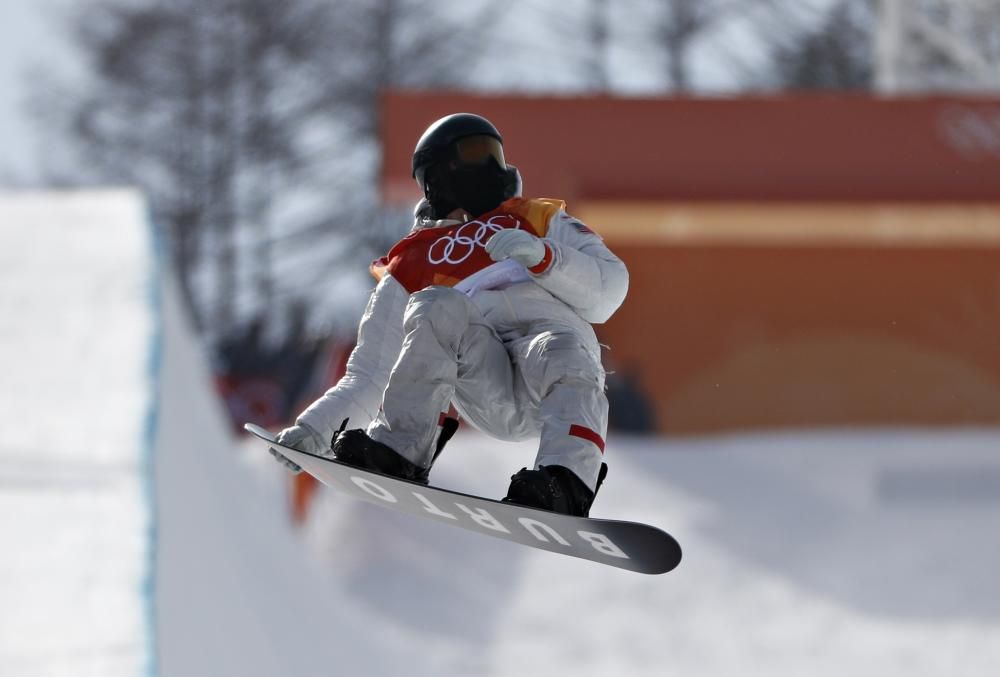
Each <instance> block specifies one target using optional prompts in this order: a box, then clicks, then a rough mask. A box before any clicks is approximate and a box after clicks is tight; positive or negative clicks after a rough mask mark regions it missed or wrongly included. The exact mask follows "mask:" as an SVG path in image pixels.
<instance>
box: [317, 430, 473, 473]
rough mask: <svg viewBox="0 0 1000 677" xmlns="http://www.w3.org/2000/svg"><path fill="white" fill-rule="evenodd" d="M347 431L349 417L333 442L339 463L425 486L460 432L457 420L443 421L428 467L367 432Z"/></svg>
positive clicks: (335, 434)
mask: <svg viewBox="0 0 1000 677" xmlns="http://www.w3.org/2000/svg"><path fill="white" fill-rule="evenodd" d="M345 428H347V419H346V418H345V419H344V422H343V423H342V424H341V425H340V429H339V430H338V431H337V432H335V433H334V434H333V441H332V443H331V447H332V448H333V455H334V457H336V459H337V460H338V461H340V462H341V463H345V464H347V465H350V466H353V467H355V468H361V469H362V470H372V471H374V472H378V473H382V474H383V475H390V476H392V477H398V478H399V479H403V480H408V481H410V482H417V483H419V484H425V485H426V484H427V483H428V482H429V479H430V472H431V467H433V465H434V462H435V461H436V460H437V458H438V456H440V455H441V452H442V451H444V446H445V444H447V443H448V440H450V439H451V438H452V436H453V435H454V434H455V431H456V430H457V429H458V421H457V420H455V419H454V418H450V417H446V418H445V419H444V421H443V422H442V424H441V432H440V434H439V435H438V441H437V445H436V447H435V449H434V456H433V457H432V458H431V465H430V466H428V467H426V468H422V467H420V466H418V465H416V464H415V463H413V462H411V461H410V460H408V459H406V458H404V457H403V456H402V455H400V454H399V453H398V452H396V450H394V449H392V448H391V447H389V446H388V445H385V444H382V443H381V442H378V441H376V440H373V439H372V438H371V437H369V436H368V433H366V432H365V431H364V430H362V429H360V428H357V429H354V430H345Z"/></svg>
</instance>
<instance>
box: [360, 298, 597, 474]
mask: <svg viewBox="0 0 1000 677" xmlns="http://www.w3.org/2000/svg"><path fill="white" fill-rule="evenodd" d="M545 324H546V322H545V321H541V320H540V321H539V322H538V323H537V326H536V327H532V326H528V327H526V331H525V333H524V335H523V336H521V337H519V338H515V339H513V340H510V341H507V342H504V341H501V340H500V338H499V336H498V335H497V333H496V332H495V331H494V329H493V327H491V326H490V324H489V323H488V322H487V321H486V319H485V318H484V317H483V314H482V313H481V312H480V310H479V308H477V307H476V305H475V304H474V303H473V302H472V300H471V299H470V298H469V297H468V296H466V295H465V294H463V293H462V292H459V291H455V290H454V289H451V288H449V287H428V288H426V289H423V290H421V291H419V292H416V293H414V294H413V295H412V296H411V297H410V300H409V302H408V304H407V307H406V313H405V316H404V320H403V332H404V338H403V347H402V350H401V351H400V354H399V358H398V359H397V361H396V364H395V366H394V367H393V369H392V373H391V375H390V376H389V383H388V385H387V386H386V389H385V392H384V395H383V399H382V409H381V411H379V413H378V416H377V417H376V418H375V420H374V421H372V423H371V425H370V426H369V427H368V434H369V435H370V436H371V437H372V439H375V440H377V441H379V442H382V443H383V444H386V445H388V446H389V447H391V448H392V449H394V450H395V451H397V452H398V453H400V454H402V455H403V456H405V457H406V458H407V459H408V460H410V461H412V462H413V463H416V464H417V465H420V466H422V467H427V466H428V465H429V464H430V463H431V462H432V459H433V452H434V443H435V441H436V439H437V435H438V432H439V430H440V428H439V423H440V420H441V417H442V414H443V413H444V412H446V411H447V410H448V405H449V404H454V405H455V408H456V409H457V410H458V412H459V414H460V415H461V416H462V418H464V419H465V420H466V421H468V422H469V423H471V424H472V425H474V426H475V427H476V428H479V429H480V430H482V431H483V432H485V433H487V434H489V435H491V436H493V437H496V438H499V439H502V440H520V439H524V438H528V437H534V436H539V435H540V437H541V441H540V444H539V449H538V456H537V457H536V459H535V467H538V466H539V465H562V466H566V467H567V468H569V469H570V470H572V471H573V472H575V473H576V474H577V475H578V476H579V477H580V479H582V480H583V481H584V482H585V483H586V484H587V485H588V486H589V487H590V488H591V489H593V488H594V487H595V485H596V484H597V475H598V472H599V471H600V467H601V460H602V455H603V453H604V449H603V447H604V438H605V435H606V434H607V424H608V401H607V398H606V397H605V395H604V369H603V367H602V366H601V364H600V362H599V360H598V359H596V358H595V357H594V355H593V354H592V352H591V351H590V350H588V349H587V348H586V346H585V344H584V340H583V339H582V338H581V337H580V336H579V335H578V334H577V333H575V332H573V331H572V329H570V328H566V329H562V328H558V327H557V328H551V327H549V328H545ZM533 330H537V331H533Z"/></svg>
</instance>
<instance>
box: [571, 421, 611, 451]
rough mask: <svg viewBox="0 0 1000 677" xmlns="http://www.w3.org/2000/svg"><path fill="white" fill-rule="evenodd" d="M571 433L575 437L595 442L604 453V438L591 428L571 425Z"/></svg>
mask: <svg viewBox="0 0 1000 677" xmlns="http://www.w3.org/2000/svg"><path fill="white" fill-rule="evenodd" d="M569 434H570V435H572V436H573V437H579V438H580V439H584V440H587V441H588V442H593V443H594V444H596V445H597V448H598V449H600V450H601V453H602V454H603V453H604V438H602V437H601V436H600V435H598V434H597V433H596V432H594V431H593V430H591V429H590V428H585V427H584V426H582V425H571V426H570V427H569Z"/></svg>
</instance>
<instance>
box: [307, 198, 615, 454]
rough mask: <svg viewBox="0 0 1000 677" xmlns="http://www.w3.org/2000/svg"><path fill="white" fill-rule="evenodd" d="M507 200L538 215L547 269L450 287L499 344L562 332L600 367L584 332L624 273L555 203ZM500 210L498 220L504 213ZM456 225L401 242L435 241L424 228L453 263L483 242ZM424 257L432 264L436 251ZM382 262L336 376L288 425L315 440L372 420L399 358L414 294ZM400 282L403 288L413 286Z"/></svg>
mask: <svg viewBox="0 0 1000 677" xmlns="http://www.w3.org/2000/svg"><path fill="white" fill-rule="evenodd" d="M515 201H518V202H519V204H517V205H515V206H516V207H518V208H519V212H518V213H521V214H527V213H528V210H530V213H531V214H532V215H533V216H532V218H534V219H535V221H536V222H538V221H539V218H540V217H539V216H538V215H539V214H542V215H544V216H543V217H541V218H542V220H543V221H544V222H541V223H536V224H535V226H536V229H535V230H536V232H540V233H542V234H543V235H544V237H543V239H544V241H545V243H546V245H547V246H548V247H549V251H550V252H551V262H550V263H549V265H548V266H547V267H546V268H545V270H544V271H543V272H540V273H538V274H533V273H530V272H528V271H527V270H526V269H525V268H524V267H523V266H521V265H520V264H517V263H515V262H513V261H509V260H508V261H503V262H500V263H495V264H492V265H489V266H486V267H485V268H483V269H481V270H479V271H477V272H475V273H474V274H472V275H469V276H467V277H465V279H463V280H457V281H453V282H454V283H453V284H452V286H454V287H455V288H456V289H459V290H460V291H465V292H466V293H467V294H469V296H470V298H471V299H472V300H473V302H474V303H475V304H476V306H477V307H478V308H479V309H480V310H481V311H482V312H483V315H484V316H485V317H486V319H487V320H488V321H489V322H490V324H491V325H492V326H493V328H494V330H495V331H496V332H497V335H498V336H499V337H500V338H501V339H502V340H504V341H509V340H513V339H515V338H520V337H523V336H525V335H527V334H528V333H535V334H537V333H541V332H542V331H562V332H571V333H574V334H576V335H577V336H578V337H579V339H580V341H581V344H582V345H583V346H585V347H586V349H587V350H588V351H589V352H591V353H592V354H593V355H594V357H595V358H596V359H597V360H598V361H600V347H599V345H598V342H597V338H596V335H595V334H594V330H593V328H592V327H591V324H592V323H593V324H600V323H603V322H605V321H607V320H608V318H610V317H611V315H612V314H613V313H614V312H615V311H616V310H617V309H618V307H619V306H620V305H621V304H622V301H624V299H625V295H626V293H627V291H628V271H627V270H626V268H625V264H624V263H622V261H621V260H620V259H619V258H618V257H617V256H615V255H614V254H613V253H612V252H611V251H610V250H609V249H608V248H607V246H605V244H604V241H603V240H602V239H601V238H600V236H598V235H597V234H596V233H594V232H593V231H591V230H590V229H589V228H587V227H586V226H584V225H583V224H582V223H581V222H580V221H579V220H578V219H575V218H574V217H572V216H570V215H569V214H567V213H566V211H565V209H564V204H563V203H561V202H558V201H552V200H523V199H521V198H514V200H512V201H509V202H508V203H504V205H509V204H513V203H514V202H515ZM504 205H501V209H500V210H499V212H503V211H504V209H503V207H504ZM495 213H497V212H491V214H495ZM480 218H481V219H483V218H485V217H480ZM492 220H493V219H490V221H492ZM459 223H460V222H457V221H443V222H442V221H438V222H420V221H418V223H417V225H416V226H414V230H413V231H411V233H410V235H408V236H407V238H413V237H414V236H419V237H422V238H425V239H426V238H427V237H430V238H432V239H433V238H434V236H435V235H436V234H437V232H438V231H436V230H433V229H441V233H451V235H452V236H451V237H450V238H449V237H447V236H442V237H441V238H438V239H437V240H435V242H434V245H439V243H440V242H444V244H445V245H447V244H448V242H447V241H446V240H450V242H451V243H452V245H453V249H452V250H450V251H451V252H452V253H454V252H455V251H459V247H464V249H460V253H459V254H454V255H455V257H456V258H461V257H462V256H465V255H466V252H468V251H469V248H471V249H476V248H480V247H482V245H483V244H484V243H485V240H487V239H488V236H489V234H491V233H490V232H488V228H487V226H486V225H484V224H483V222H482V221H474V222H469V224H468V227H465V228H464V229H463V231H461V232H458V231H455V230H454V229H455V228H456V226H457V227H462V226H459V225H458V224H459ZM477 224H478V235H477V234H476V231H477ZM449 228H450V229H451V230H450V231H449V230H447V229H449ZM484 233H485V235H484ZM401 242H402V241H401ZM456 242H457V243H458V244H457V245H456V244H455V243H456ZM434 245H432V246H434ZM398 246H399V245H397V247H398ZM395 250H396V247H394V248H393V251H395ZM431 251H435V252H437V253H438V254H436V255H440V252H441V251H442V246H437V248H436V249H433V250H431ZM391 254H392V252H390V255H391ZM477 255H479V253H478V252H477ZM385 262H386V260H385V259H383V260H381V264H382V266H381V268H379V266H378V265H377V264H379V263H380V262H376V264H373V266H375V268H373V270H378V271H380V272H381V275H382V277H381V280H380V281H379V283H378V285H377V286H376V287H375V289H374V290H373V291H372V294H371V297H370V298H369V301H368V306H367V308H366V309H365V312H364V315H363V316H362V318H361V324H360V326H359V328H358V341H357V346H356V347H355V349H354V351H353V352H352V353H351V356H350V359H349V360H348V363H347V372H346V374H345V375H344V377H343V378H341V379H340V381H339V382H338V383H337V384H336V385H335V386H334V387H333V388H331V389H330V390H328V391H327V392H326V393H325V394H324V395H323V396H322V397H321V398H319V399H318V400H317V401H316V402H314V403H313V404H312V405H311V406H310V407H309V408H308V409H306V411H305V412H303V413H302V415H301V416H300V417H299V419H298V423H300V424H306V425H308V426H310V427H311V428H313V429H314V430H316V431H317V432H319V433H320V434H322V435H323V436H324V438H325V439H330V438H331V437H332V436H333V433H334V431H336V430H337V429H338V428H339V427H340V425H341V423H342V422H343V420H344V419H345V418H346V419H350V427H352V428H356V427H366V426H367V425H368V424H369V423H370V422H371V421H372V420H373V419H374V418H375V416H376V414H377V413H378V410H379V406H380V404H381V402H382V392H383V390H384V389H385V387H386V384H387V383H388V381H389V374H390V372H391V371H392V367H393V365H394V364H395V362H396V358H397V357H398V356H399V353H400V349H401V347H402V344H403V314H404V310H405V308H406V304H407V300H408V299H409V296H410V293H411V291H417V289H411V290H408V289H407V288H406V286H404V283H401V282H400V280H399V279H397V275H394V274H393V271H392V267H391V266H389V267H388V268H387V267H386V266H385V265H384V264H385ZM407 280H408V283H409V286H410V287H414V286H415V285H414V283H413V282H412V281H409V278H407ZM418 284H422V283H418Z"/></svg>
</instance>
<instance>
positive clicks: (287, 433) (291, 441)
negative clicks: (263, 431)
mask: <svg viewBox="0 0 1000 677" xmlns="http://www.w3.org/2000/svg"><path fill="white" fill-rule="evenodd" d="M275 441H276V442H277V443H278V444H283V445H285V446H286V447H291V448H292V449H298V450H299V451H304V452H306V453H309V454H317V455H319V456H329V455H330V444H329V443H328V442H327V441H326V440H324V439H323V436H322V435H321V434H319V433H318V432H316V431H315V430H313V429H312V428H310V427H309V426H307V425H304V424H298V425H293V426H292V427H290V428H285V429H284V430H282V431H281V432H280V433H278V436H277V437H276V438H275ZM270 451H271V455H272V456H274V458H275V460H276V461H278V462H279V463H281V464H282V465H284V466H285V467H286V468H288V469H289V470H291V471H292V472H293V473H300V472H302V468H300V467H299V466H298V465H296V464H295V463H292V462H291V461H290V460H288V458H287V457H285V456H282V455H281V454H280V453H279V452H278V451H277V450H276V449H275V448H274V447H271V450H270Z"/></svg>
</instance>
